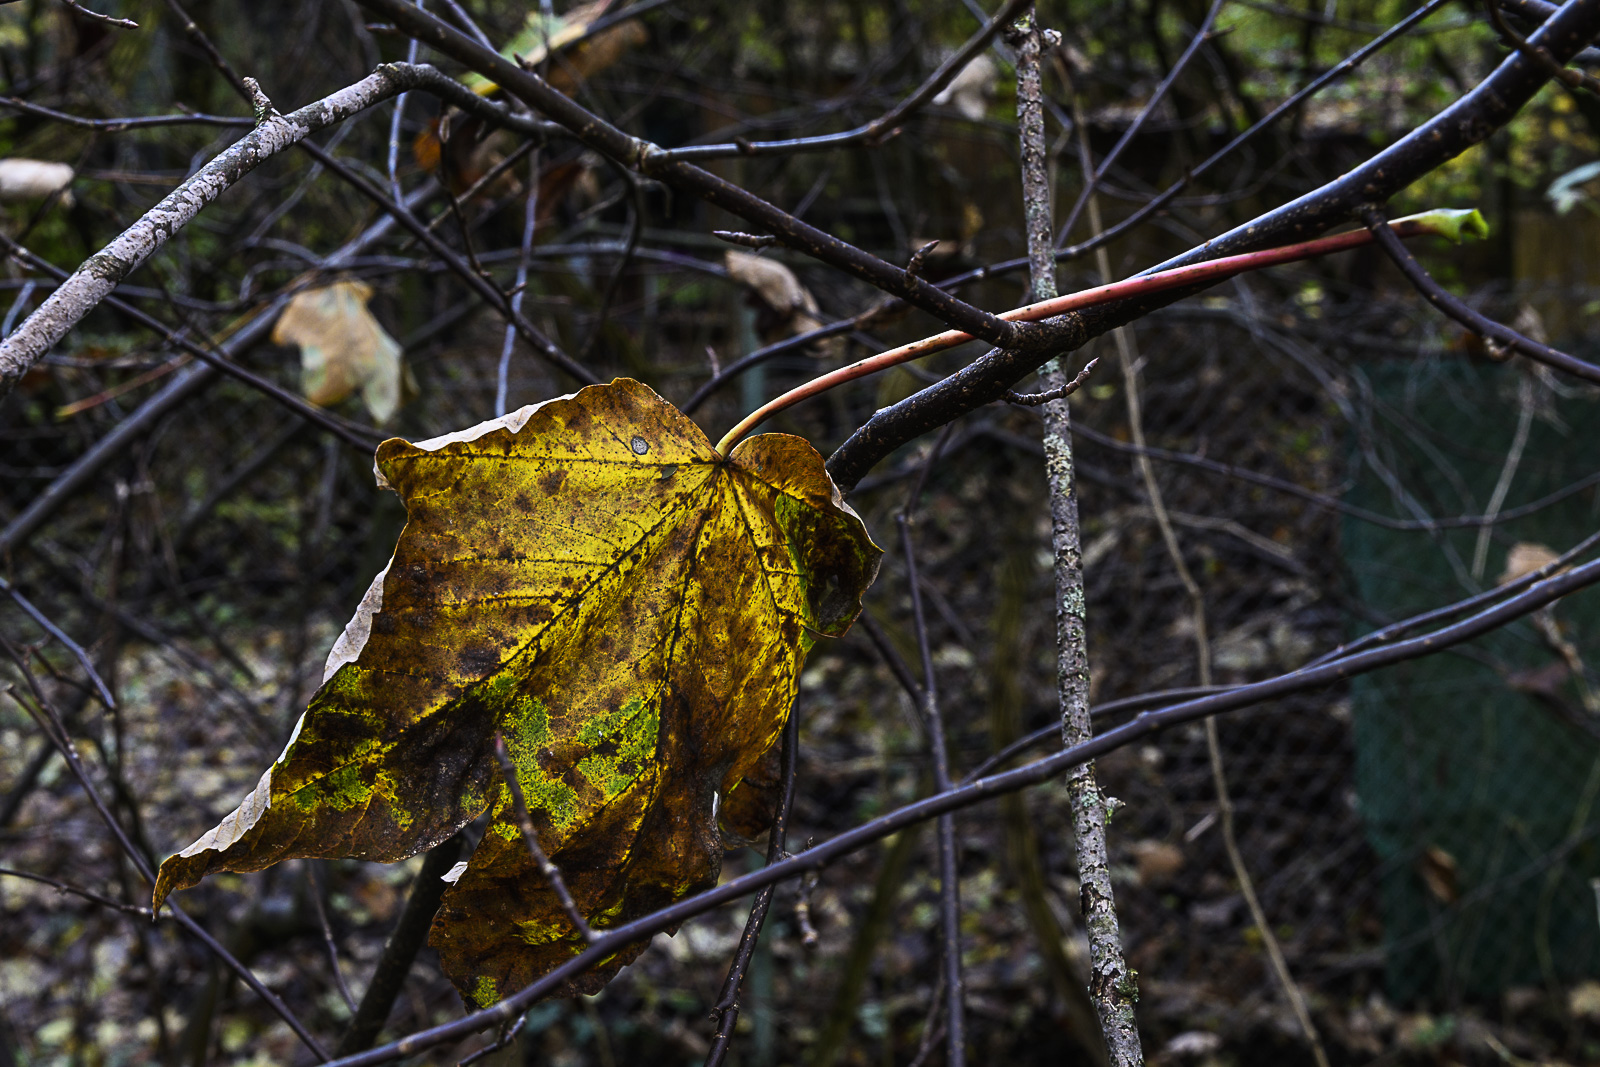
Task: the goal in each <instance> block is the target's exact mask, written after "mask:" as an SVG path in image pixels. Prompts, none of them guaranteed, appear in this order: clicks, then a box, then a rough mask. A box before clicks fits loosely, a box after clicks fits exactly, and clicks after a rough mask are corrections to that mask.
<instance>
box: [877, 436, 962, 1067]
mask: <svg viewBox="0 0 1600 1067" xmlns="http://www.w3.org/2000/svg"><path fill="white" fill-rule="evenodd" d="M949 429H950V428H949V427H946V428H945V431H946V433H947V434H948V432H949ZM943 443H944V442H943V439H942V438H941V440H940V442H939V444H940V445H942V444H943ZM938 456H939V446H938V445H935V447H934V449H933V451H932V452H931V453H930V454H929V456H928V462H927V463H926V464H924V466H923V470H922V472H921V474H920V476H919V477H918V478H917V481H916V483H915V484H914V486H913V488H912V491H911V495H910V496H909V498H908V499H907V500H906V506H905V509H904V510H903V511H901V512H900V514H899V515H897V516H895V521H896V523H897V524H898V526H899V528H900V550H901V553H902V554H903V555H904V557H905V564H906V582H907V584H908V585H909V586H910V587H911V620H912V623H913V625H914V626H915V628H916V634H917V654H918V656H919V657H920V658H921V660H922V685H921V690H922V718H923V721H924V723H925V724H926V726H927V729H928V748H929V749H930V754H931V755H932V757H933V782H934V789H935V790H936V791H937V792H940V793H943V792H946V791H948V790H949V789H950V785H951V779H950V754H949V750H948V748H947V747H946V744H945V731H944V717H943V715H942V714H941V713H940V710H939V687H938V684H937V680H936V677H935V674H934V669H933V649H932V647H931V645H930V643H929V641H928V625H927V619H926V618H925V617H924V615H923V611H922V583H921V582H920V581H919V580H918V578H917V556H916V551H915V547H914V545H913V543H912V539H911V527H912V522H913V512H914V509H915V508H916V505H917V502H918V499H919V498H920V497H921V496H922V487H923V482H924V480H925V479H926V478H927V475H928V471H929V470H930V469H931V468H932V467H933V464H934V462H935V461H936V460H937V459H938ZM938 842H939V919H940V932H941V935H942V937H941V958H942V960H943V963H944V988H945V1026H946V1041H945V1049H946V1051H945V1062H946V1064H947V1065H948V1067H964V1065H965V1064H966V1062H967V1045H966V1041H967V1025H966V1005H965V1003H964V1001H965V993H966V982H965V981H964V980H963V978H962V971H961V882H960V878H959V872H958V869H957V867H958V864H957V861H958V859H959V856H958V854H957V851H956V829H955V816H953V815H941V816H940V817H939V822H938Z"/></svg>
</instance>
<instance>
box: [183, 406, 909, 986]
mask: <svg viewBox="0 0 1600 1067" xmlns="http://www.w3.org/2000/svg"><path fill="white" fill-rule="evenodd" d="M377 467H378V471H379V480H380V482H381V483H383V484H386V485H388V486H390V487H392V488H393V489H394V490H395V491H396V492H398V493H399V494H400V496H401V498H402V499H403V500H404V501H405V504H406V508H407V510H408V513H409V517H408V521H407V523H406V527H405V530H404V532H402V534H401V535H400V542H399V544H398V546H397V547H396V549H395V554H394V558H393V560H391V561H390V564H389V566H388V567H387V568H386V569H385V571H384V573H382V574H380V575H379V576H378V577H377V578H376V579H374V581H373V583H372V587H371V588H370V589H369V590H368V591H367V595H366V598H365V599H364V601H363V603H362V606H361V608H360V610H359V611H358V612H357V614H356V617H355V618H354V619H353V620H352V621H351V623H350V625H349V626H348V627H346V629H345V632H344V634H343V635H342V636H341V637H340V639H339V641H338V643H337V644H336V645H335V646H334V649H333V652H332V654H331V655H330V656H329V661H328V671H327V674H326V676H325V680H324V683H323V686H322V688H321V689H320V690H319V691H318V692H317V694H316V696H315V697H313V698H312V701H311V704H310V707H309V708H308V709H307V710H306V713H305V714H304V715H303V716H301V719H300V722H299V724H297V725H296V727H295V730H294V734H293V736H292V737H291V738H290V741H289V744H288V746H287V747H286V748H285V749H284V752H283V754H282V755H281V756H280V757H279V758H278V760H277V761H276V762H275V763H274V764H273V765H272V766H271V767H270V768H268V770H267V771H266V773H265V774H263V775H262V776H261V780H260V782H259V783H258V784H257V785H256V788H255V789H254V790H253V791H252V792H251V794H250V795H249V796H247V797H246V798H245V799H244V802H243V803H241V804H240V805H239V808H238V810H237V811H235V812H233V813H232V814H231V815H229V816H228V817H227V818H225V819H223V820H222V822H221V824H219V825H218V826H217V827H216V828H215V829H213V830H211V831H210V832H208V833H207V834H206V835H205V836H203V837H201V838H200V839H199V840H198V841H196V842H195V843H194V844H192V845H190V846H189V847H188V848H186V849H184V850H183V851H182V852H181V853H179V854H178V855H176V856H173V857H171V858H169V859H168V860H167V861H166V862H165V863H163V864H162V865H161V871H160V875H159V878H158V880H157V884H156V889H155V901H156V904H157V906H158V907H159V905H160V903H161V901H162V900H163V899H165V897H166V896H167V894H169V893H170V892H172V891H174V890H176V889H182V888H184V887H187V886H191V885H194V884H195V883H196V882H198V881H199V880H200V879H201V878H203V877H205V876H206V875H207V874H210V873H212V872H214V871H221V870H229V871H251V870H260V869H261V868H264V867H267V866H269V865H271V864H273V863H277V862H279V861H280V860H284V859H289V858H291V857H295V856H323V857H336V856H353V857H360V858H363V859H373V860H384V861H393V860H399V859H404V858H406V857H408V856H412V855H415V854H417V853H419V852H421V851H423V850H425V849H428V848H431V847H433V846H434V845H436V844H438V843H439V842H441V841H443V840H444V839H445V838H447V837H449V836H450V835H451V834H453V833H455V832H456V831H457V830H458V829H460V828H461V827H462V826H464V825H465V824H466V823H468V822H470V821H471V820H473V819H474V818H476V817H477V816H479V815H480V814H482V813H483V812H484V811H486V810H487V811H489V812H490V821H489V825H488V829H487V831H486V832H485V833H484V835H483V839H482V841H481V843H480V844H479V846H478V848H477V850H476V851H475V852H474V854H473V856H472V859H471V861H470V863H469V864H468V865H467V867H466V869H465V871H464V872H452V874H453V875H455V876H456V877H457V879H458V880H457V881H456V882H455V884H454V886H453V887H452V888H451V889H450V890H449V891H448V892H447V893H446V895H445V898H444V903H443V905H442V907H441V908H440V911H439V915H438V917H437V919H436V920H435V923H434V929H433V935H432V942H433V944H434V945H435V946H436V947H437V948H438V949H439V953H440V956H441V958H442V960H443V962H444V966H445V968H446V970H447V971H448V973H449V974H450V975H451V977H452V979H453V980H454V981H455V983H456V985H457V987H458V988H459V989H460V990H461V991H462V993H463V994H464V995H465V996H467V997H468V998H469V999H470V1000H472V1001H475V1002H477V1003H479V1004H487V1003H490V1002H492V1001H493V1000H495V999H497V998H498V997H499V996H500V995H501V994H502V993H504V992H507V991H509V990H512V989H515V988H517V987H520V986H522V985H525V984H526V983H527V982H529V981H531V980H533V979H534V978H536V977H538V976H539V975H541V974H543V973H545V972H547V971H548V970H550V969H551V968H552V967H553V966H555V965H556V964H558V963H559V962H561V961H562V960H563V959H566V958H567V957H568V956H570V955H571V954H573V953H574V952H576V951H577V949H578V948H579V947H580V942H579V941H578V939H577V935H576V933H575V931H574V930H573V929H572V928H571V926H570V924H569V922H568V921H567V919H566V918H565V916H564V914H563V912H562V910H561V908H560V906H559V905H558V903H557V901H556V900H555V896H554V894H553V892H552V891H551V890H550V888H549V886H548V885H547V884H546V883H545V880H544V878H543V876H542V875H541V874H540V873H539V870H538V868H537V866H535V865H534V864H533V863H532V861H531V860H530V858H529V855H528V852H527V849H526V847H525V844H524V842H523V841H522V839H521V837H520V834H519V832H518V829H517V825H516V823H515V821H514V817H515V813H514V811H509V810H507V809H508V804H509V803H510V801H509V799H508V790H506V789H504V788H503V786H502V783H501V780H500V776H499V769H498V766H497V764H496V762H495V758H494V752H493V749H494V737H495V734H496V732H497V731H499V732H502V733H503V735H504V737H505V740H506V744H507V748H508V749H509V751H510V754H511V758H512V760H513V762H514V763H515V765H516V769H517V776H518V778H519V779H520V782H521V786H522V791H523V793H524V795H525V796H526V797H527V801H528V806H529V809H530V811H531V812H532V814H533V818H534V823H535V826H536V828H537V831H538V834H539V837H540V841H541V843H542V844H543V846H544V848H545V851H546V852H548V853H549V854H550V856H551V858H552V859H554V861H555V862H556V863H557V865H558V866H559V867H560V868H561V870H562V871H563V873H564V875H565V880H566V881H567V883H568V886H569V888H570V889H571V891H572V893H573V895H574V897H575V898H576V900H577V901H578V903H579V906H580V908H581V909H582V910H583V912H584V913H585V914H586V916H587V917H588V918H589V920H590V921H591V922H592V923H593V924H594V925H596V926H597V927H601V928H604V927H606V926H611V925H615V924H618V923H622V922H626V921H628V920H629V919H632V918H634V917H637V916H639V915H642V914H645V913H647V912H649V911H652V910H654V909H656V908H659V907H661V906H662V905H664V904H667V903H669V902H671V901H674V900H677V899H680V898H681V897H683V896H685V895H687V894H689V893H693V892H695V891H697V890H700V889H703V888H705V887H708V886H710V885H712V884H714V883H715V881H716V877H717V873H718V867H719V864H720V859H721V855H722V849H723V843H722V839H721V836H720V834H719V827H718V816H719V809H720V814H721V815H722V816H723V824H724V826H727V827H738V828H739V829H740V832H743V833H749V832H751V829H752V828H753V827H759V826H760V825H761V821H762V820H761V814H762V811H761V809H763V808H766V809H767V812H768V813H770V798H771V795H772V794H771V790H770V788H769V785H770V782H769V781H768V778H769V776H770V769H769V768H768V767H767V766H766V765H765V757H766V755H767V753H768V752H769V750H770V749H771V748H772V747H773V744H774V742H775V741H776V739H777V736H778V733H779V731H780V730H781V729H782V727H783V723H784V721H785V718H786V717H787V715H788V712H789V706H790V704H791V703H792V701H793V699H794V696H795V689H796V684H797V678H798V676H799V671H800V665H801V662H802V660H803V658H804V656H805V652H806V650H807V649H808V648H809V647H810V645H811V643H812V641H813V640H814V638H815V637H816V636H819V635H821V636H837V635H839V634H841V633H843V632H844V631H845V630H846V629H847V628H848V627H849V625H850V623H851V622H852V621H853V620H854V618H855V616H856V614H857V613H858V612H859V610H860V598H861V594H862V593H863V592H864V591H865V589H866V587H867V585H868V584H870V582H871V581H872V579H873V577H874V575H875V573H876V571H877V564H878V557H879V552H878V549H877V547H876V546H875V545H873V544H872V542H871V540H870V539H869V538H868V537H867V534H866V531H865V529H864V528H863V527H862V525H861V522H860V520H859V519H858V518H857V517H856V515H855V513H854V512H852V511H851V510H850V509H849V508H848V507H846V506H845V505H844V503H843V501H842V500H841V499H840V497H839V494H838V491H837V490H836V489H835V488H834V486H833V483H832V481H831V480H830V479H829V478H828V476H827V473H826V472H825V471H824V470H823V466H822V457H821V456H819V455H818V454H817V452H816V451H815V450H814V449H813V448H812V447H811V446H810V445H809V444H807V443H806V442H805V441H804V440H802V439H800V438H797V437H789V436H785V435H779V434H767V435H763V436H760V437H755V438H752V439H750V440H748V441H745V442H744V443H743V444H741V445H740V446H739V447H738V448H737V449H735V450H734V452H733V454H732V455H731V456H730V457H729V458H728V459H726V460H724V459H722V458H720V457H719V456H718V455H717V452H716V450H715V449H714V448H713V447H712V445H711V443H710V441H709V440H707V438H706V437H705V435H704V434H703V433H702V432H701V431H700V429H699V427H697V426H696V425H695V424H694V423H693V422H691V421H690V420H689V419H688V418H686V417H685V416H684V415H682V414H681V413H679V412H678V410H677V409H676V408H674V407H672V406H671V405H670V404H668V403H667V402H666V401H664V400H662V399H661V398H660V397H659V396H657V395H656V394H655V393H654V392H652V391H651V390H650V389H649V388H647V387H646V386H644V385H641V384H640V383H638V382H635V381H631V380H628V379H625V378H622V379H618V380H616V381H615V382H613V383H611V384H610V385H597V386H590V387H588V388H586V389H583V390H581V391H580V392H578V393H576V394H574V395H572V396H569V397H562V398H559V399H556V400H552V401H548V402H546V403H544V404H540V405H537V406H533V407H527V408H523V409H522V410H521V411H518V412H515V413H513V414H511V415H508V416H505V417H504V418H502V419H498V420H495V421H493V422H488V423H484V424H482V425H480V426H476V427H474V428H472V429H470V430H466V431H463V432H461V433H459V434H452V435H449V436H447V437H441V438H437V439H435V440H432V441H424V442H421V443H420V444H409V443H407V442H405V441H401V440H390V441H386V442H384V444H383V445H382V446H380V447H379V449H378V455H377ZM747 778H748V779H749V781H745V780H746V779H747ZM741 783H743V784H742V785H741ZM637 951H638V950H637V949H635V950H631V951H630V952H629V953H628V954H627V956H626V958H623V957H621V956H619V957H615V958H613V959H612V960H611V961H610V963H609V964H608V965H607V966H605V967H602V968H601V969H600V970H599V971H597V972H595V973H593V974H591V975H590V976H588V977H587V978H586V979H585V980H584V982H583V984H582V985H581V988H583V989H585V990H592V989H595V988H598V986H599V985H601V984H603V982H604V981H605V980H606V979H607V978H609V977H610V975H611V974H613V973H615V971H616V969H617V968H618V967H620V966H621V965H622V964H623V963H624V962H626V961H627V959H631V958H632V957H633V955H636V954H637ZM575 988H576V987H575Z"/></svg>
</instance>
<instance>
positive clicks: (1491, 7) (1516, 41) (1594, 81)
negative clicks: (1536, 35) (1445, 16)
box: [1483, 0, 1600, 95]
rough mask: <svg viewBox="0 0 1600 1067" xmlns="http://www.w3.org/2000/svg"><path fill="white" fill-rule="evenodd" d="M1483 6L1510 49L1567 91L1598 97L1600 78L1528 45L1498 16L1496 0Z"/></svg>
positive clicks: (1535, 46) (1486, 2)
mask: <svg viewBox="0 0 1600 1067" xmlns="http://www.w3.org/2000/svg"><path fill="white" fill-rule="evenodd" d="M1483 6H1484V8H1485V9H1487V10H1488V12H1489V22H1490V23H1491V24H1492V25H1493V26H1494V28H1495V30H1496V31H1497V32H1498V33H1499V34H1500V36H1502V37H1504V38H1505V39H1506V40H1508V41H1510V42H1511V45H1512V47H1514V48H1515V49H1516V50H1517V51H1519V52H1521V53H1522V54H1523V55H1525V56H1527V57H1528V58H1529V59H1531V60H1533V61H1534V62H1535V63H1537V64H1538V65H1539V66H1540V67H1541V68H1543V69H1544V70H1545V71H1546V72H1547V73H1548V74H1549V75H1550V76H1551V77H1552V78H1555V79H1556V80H1557V81H1559V82H1560V83H1561V84H1562V85H1565V86H1566V87H1567V88H1569V89H1586V90H1588V91H1589V92H1591V93H1595V94H1596V95H1600V78H1596V77H1594V76H1592V75H1589V74H1585V73H1584V72H1583V71H1581V70H1573V69H1572V68H1571V67H1567V66H1563V65H1562V64H1560V63H1557V62H1556V59H1555V57H1554V56H1552V55H1551V54H1550V53H1549V52H1547V51H1545V50H1544V49H1543V48H1540V47H1539V46H1538V45H1535V44H1532V43H1530V42H1529V41H1528V39H1527V38H1526V37H1524V36H1522V34H1520V33H1518V32H1517V31H1516V30H1513V29H1512V28H1511V27H1510V26H1508V25H1506V20H1505V19H1504V18H1502V17H1501V15H1500V5H1499V3H1498V2H1497V0H1484V5H1483Z"/></svg>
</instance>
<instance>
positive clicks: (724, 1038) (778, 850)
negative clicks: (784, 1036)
mask: <svg viewBox="0 0 1600 1067" xmlns="http://www.w3.org/2000/svg"><path fill="white" fill-rule="evenodd" d="M778 744H779V745H781V746H782V748H781V749H780V753H781V754H780V756H779V761H778V781H779V782H780V783H781V785H780V792H779V793H778V807H777V810H776V812H774V814H773V817H772V826H771V828H770V829H769V830H768V831H767V862H768V863H769V864H770V863H777V862H778V861H779V860H781V859H783V857H784V856H786V855H788V851H787V850H786V849H785V847H784V846H785V843H786V841H787V837H788V833H789V812H790V810H791V808H792V807H793V804H794V777H795V772H796V771H797V770H798V769H799V766H800V721H799V718H798V717H797V716H796V715H795V713H794V712H793V711H792V710H791V711H790V713H789V721H788V722H787V723H785V724H784V728H783V736H782V737H781V738H780V739H779V741H778ZM776 890H777V886H767V887H766V888H765V889H763V890H761V891H760V892H759V893H757V894H756V898H755V900H753V901H751V903H750V914H749V915H748V916H746V918H745V922H744V932H743V933H741V934H740V935H739V947H738V948H737V949H736V950H735V951H734V954H733V960H732V962H730V963H729V964H728V974H727V977H725V978H724V979H723V980H722V992H721V994H720V995H718V997H717V1002H716V1004H715V1005H714V1006H713V1007H712V1009H711V1014H712V1017H713V1018H715V1019H716V1020H717V1032H716V1036H715V1037H713V1038H712V1039H711V1051H710V1052H709V1053H708V1054H707V1055H706V1061H705V1065H704V1067H719V1065H720V1064H721V1063H722V1061H723V1060H724V1059H725V1058H726V1057H727V1055H728V1048H729V1046H730V1045H731V1044H732V1042H733V1028H734V1027H735V1026H736V1025H738V1022H739V990H740V988H741V987H742V986H743V984H744V975H745V972H746V971H747V970H749V969H750V961H751V960H752V959H754V958H755V953H756V943H757V942H758V941H759V940H760V937H761V930H762V928H763V927H764V926H765V925H766V922H767V912H769V911H770V910H771V909H772V897H773V894H774V892H776Z"/></svg>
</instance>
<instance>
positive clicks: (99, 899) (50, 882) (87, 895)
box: [0, 867, 152, 919]
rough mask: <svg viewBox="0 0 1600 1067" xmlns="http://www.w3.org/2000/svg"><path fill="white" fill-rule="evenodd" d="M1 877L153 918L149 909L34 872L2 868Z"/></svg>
mask: <svg viewBox="0 0 1600 1067" xmlns="http://www.w3.org/2000/svg"><path fill="white" fill-rule="evenodd" d="M0 875H9V876H10V877H12V878H24V879H26V880H28V881H30V882H39V883H42V884H44V885H47V886H50V887H52V888H54V889H56V890H59V891H60V892H62V893H71V894H72V895H73V896H75V897H82V898H83V899H84V900H87V901H89V902H90V903H93V904H99V905H100V906H101V907H103V908H111V909H112V910H114V911H120V912H122V913H123V914H124V915H136V916H138V917H139V918H141V919H149V918H151V917H152V915H151V911H150V909H149V908H141V907H138V906H137V905H134V904H124V903H123V902H122V901H120V900H112V899H111V898H110V897H107V896H102V895H101V894H99V893H96V892H94V891H93V890H92V889H83V888H81V887H79V886H75V885H71V884H69V883H67V882H58V881H56V880H55V879H54V878H46V877H45V876H44V875H42V874H34V873H33V872H32V871H18V870H13V869H12V868H10V867H0Z"/></svg>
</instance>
